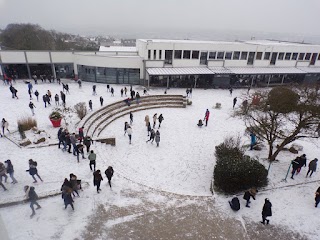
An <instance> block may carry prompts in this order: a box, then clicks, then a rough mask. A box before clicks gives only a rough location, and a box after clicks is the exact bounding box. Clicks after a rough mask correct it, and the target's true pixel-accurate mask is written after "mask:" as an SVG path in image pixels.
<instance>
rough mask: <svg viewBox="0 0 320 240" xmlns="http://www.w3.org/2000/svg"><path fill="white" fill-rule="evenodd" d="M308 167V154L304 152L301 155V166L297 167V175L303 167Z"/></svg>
mask: <svg viewBox="0 0 320 240" xmlns="http://www.w3.org/2000/svg"><path fill="white" fill-rule="evenodd" d="M303 166H304V167H306V166H307V156H306V154H302V155H301V156H300V157H299V167H298V169H297V173H296V175H297V174H298V173H299V172H300V171H301V168H302V167H303Z"/></svg>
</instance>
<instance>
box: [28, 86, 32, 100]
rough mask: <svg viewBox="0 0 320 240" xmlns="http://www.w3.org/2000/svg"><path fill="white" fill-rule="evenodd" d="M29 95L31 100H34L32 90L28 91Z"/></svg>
mask: <svg viewBox="0 0 320 240" xmlns="http://www.w3.org/2000/svg"><path fill="white" fill-rule="evenodd" d="M28 94H29V98H30V100H32V92H31V90H30V89H29V90H28Z"/></svg>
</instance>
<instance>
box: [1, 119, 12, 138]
mask: <svg viewBox="0 0 320 240" xmlns="http://www.w3.org/2000/svg"><path fill="white" fill-rule="evenodd" d="M1 128H2V134H3V136H4V130H7V131H8V133H10V131H9V129H8V128H9V123H8V122H7V120H6V119H5V118H2V121H1ZM0 135H1V134H0Z"/></svg>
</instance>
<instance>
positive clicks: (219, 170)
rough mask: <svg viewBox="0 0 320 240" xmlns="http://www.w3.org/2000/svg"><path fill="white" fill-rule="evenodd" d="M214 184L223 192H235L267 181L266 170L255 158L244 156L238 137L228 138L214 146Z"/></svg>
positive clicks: (259, 185)
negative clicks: (215, 159)
mask: <svg viewBox="0 0 320 240" xmlns="http://www.w3.org/2000/svg"><path fill="white" fill-rule="evenodd" d="M215 155H216V158H217V161H216V166H215V168H214V175H213V177H214V185H215V187H217V189H218V190H221V191H223V192H225V193H230V194H231V193H236V192H239V191H243V190H246V189H248V188H251V187H257V188H258V187H263V186H266V185H267V183H268V180H267V175H268V171H267V170H266V169H265V167H264V166H263V165H262V164H260V163H259V162H258V161H257V160H254V159H251V158H250V157H249V156H245V155H244V153H243V150H242V149H241V146H240V141H239V138H238V139H232V138H229V139H227V140H225V141H224V142H223V143H222V144H220V145H218V146H216V152H215Z"/></svg>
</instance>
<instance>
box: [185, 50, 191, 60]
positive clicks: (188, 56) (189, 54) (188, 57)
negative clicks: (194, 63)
mask: <svg viewBox="0 0 320 240" xmlns="http://www.w3.org/2000/svg"><path fill="white" fill-rule="evenodd" d="M190 56H191V51H190V50H184V51H183V59H190Z"/></svg>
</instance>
